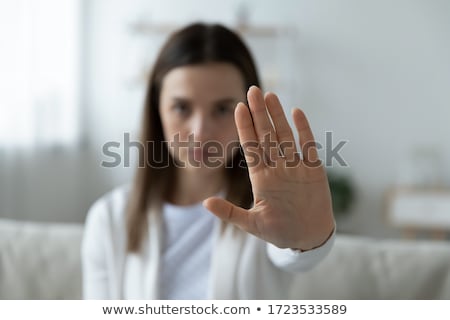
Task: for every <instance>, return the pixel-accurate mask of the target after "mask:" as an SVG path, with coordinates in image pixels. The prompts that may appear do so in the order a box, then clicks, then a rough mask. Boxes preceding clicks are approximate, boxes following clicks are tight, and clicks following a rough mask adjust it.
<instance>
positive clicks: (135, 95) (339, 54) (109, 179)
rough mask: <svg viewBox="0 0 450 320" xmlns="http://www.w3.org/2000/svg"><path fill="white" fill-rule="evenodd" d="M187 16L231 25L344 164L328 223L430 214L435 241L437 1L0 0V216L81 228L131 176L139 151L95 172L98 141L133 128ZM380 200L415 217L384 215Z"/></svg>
mask: <svg viewBox="0 0 450 320" xmlns="http://www.w3.org/2000/svg"><path fill="white" fill-rule="evenodd" d="M194 21H204V22H219V23H223V24H225V25H227V26H229V27H231V28H236V29H239V30H241V32H242V36H243V37H244V38H245V40H246V41H247V43H248V44H249V45H250V47H251V49H252V51H253V53H254V55H255V58H256V60H257V63H258V67H259V69H260V72H261V75H262V79H263V85H264V88H265V89H267V90H273V91H275V92H277V93H278V94H279V95H280V98H281V101H282V103H283V104H284V107H285V108H286V110H287V111H289V109H290V108H291V107H301V108H303V109H304V110H305V112H306V114H307V115H308V117H309V119H310V122H311V125H312V127H313V130H314V133H315V136H316V139H317V140H318V142H320V143H321V145H323V147H324V148H323V149H322V150H321V152H322V158H323V159H324V160H325V159H326V158H327V152H325V151H326V150H327V149H328V151H330V150H332V149H333V148H334V147H336V149H335V150H337V149H339V150H338V151H339V155H340V157H341V158H342V159H343V160H344V162H345V164H344V163H343V162H342V161H337V159H336V158H334V159H330V161H329V163H327V168H328V170H329V172H330V177H333V178H332V179H330V180H331V182H332V191H333V194H334V196H335V201H337V202H339V203H336V206H338V207H339V210H336V219H337V220H338V226H339V227H338V231H339V232H343V233H351V234H358V235H368V236H373V237H379V238H385V237H392V238H395V237H401V236H403V235H404V234H405V231H408V230H410V229H411V226H412V228H413V229H414V228H417V230H420V223H421V222H420V221H422V222H423V221H425V222H426V220H427V219H428V218H429V217H430V215H431V214H432V213H433V212H434V215H435V216H436V217H438V218H436V219H437V220H436V225H437V227H436V225H435V226H432V227H430V226H428V228H425V229H427V230H432V231H435V229H436V230H437V231H440V232H444V233H441V234H440V237H441V238H446V237H447V235H446V233H445V232H446V228H447V227H446V226H445V224H446V223H447V224H448V222H449V220H450V205H449V199H450V196H449V192H448V189H449V188H450V166H449V165H448V163H449V161H450V146H449V140H448V137H450V126H449V125H448V124H449V120H450V90H449V89H450V2H448V1H446V0H432V1H423V0H397V1H388V0H379V1H360V0H341V1H333V0H320V1H307V0H284V1H262V0H259V1H256V0H234V1H221V2H216V1H214V2H212V1H206V0H195V1H194V0H191V1H181V0H179V1H176V0H165V1H144V0H128V1H119V0H89V1H88V0H64V1H60V0H59V1H58V0H39V1H36V0H14V1H13V0H11V1H8V0H1V1H0V39H1V40H0V41H1V42H0V43H1V49H0V218H9V219H16V220H26V221H38V222H70V223H83V222H84V219H85V217H86V213H87V211H88V209H89V207H90V205H91V204H92V203H93V202H94V201H95V199H97V198H98V197H99V196H101V195H102V194H104V193H105V192H107V191H109V190H110V189H112V188H114V187H115V186H119V185H121V184H123V183H127V182H130V180H131V177H132V175H133V172H134V168H133V159H134V158H135V153H136V150H132V153H133V155H132V157H131V165H130V166H128V167H127V166H124V165H123V163H122V165H121V166H119V167H116V168H105V167H102V166H101V162H102V161H103V160H106V159H105V157H104V155H103V154H102V146H103V145H104V144H105V143H107V142H109V141H117V142H119V143H120V144H121V145H122V146H123V144H124V133H126V132H127V133H130V137H131V138H132V139H135V138H136V137H137V132H138V129H139V123H140V122H139V120H140V116H141V109H142V104H143V95H144V91H145V76H146V73H147V72H148V70H149V68H150V67H151V64H152V61H153V59H154V58H155V56H156V55H157V53H158V50H159V48H160V46H161V44H162V43H163V41H164V40H165V39H166V38H167V36H168V35H169V34H170V32H171V31H173V30H175V29H177V28H179V27H182V26H184V25H186V24H187V23H190V22H194ZM326 132H331V136H328V138H327V134H326ZM330 137H331V139H330ZM446 137H447V138H446ZM341 142H342V143H343V144H341V147H339V144H340V143H341ZM117 151H119V152H121V153H122V154H123V151H124V150H123V148H120V149H118V150H117ZM402 190H407V191H408V193H407V195H408V197H406V198H407V199H406V200H405V197H403V198H402V199H400V200H401V201H400V203H398V202H395V201H396V200H395V199H396V196H397V195H398V194H401V192H399V191H402ZM402 201H403V202H402ZM393 203H394V205H393ZM430 206H431V207H433V208H434V209H433V210H435V211H433V212H431V211H430V210H431V209H430V208H431V207H430ZM392 207H395V208H397V209H398V210H399V211H401V212H405V209H404V208H405V207H406V208H408V209H407V210H406V212H410V213H411V212H413V213H415V215H416V218H417V219H416V220H415V222H416V225H414V224H412V223H409V224H408V223H406V224H404V225H403V226H402V227H399V225H400V224H398V225H396V224H395V223H394V220H395V219H394V220H393V219H392V216H393V215H395V212H394V211H395V210H394V209H392ZM399 208H400V209H399ZM402 210H403V211H402ZM430 212H431V213H430ZM421 219H422V220H421ZM439 219H440V220H439ZM439 226H441V227H439ZM406 227H408V228H406ZM425 227H427V226H425Z"/></svg>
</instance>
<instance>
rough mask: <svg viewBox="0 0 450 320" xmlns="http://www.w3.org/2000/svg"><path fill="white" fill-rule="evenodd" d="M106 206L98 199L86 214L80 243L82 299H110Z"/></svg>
mask: <svg viewBox="0 0 450 320" xmlns="http://www.w3.org/2000/svg"><path fill="white" fill-rule="evenodd" d="M107 218H108V212H107V206H106V203H105V201H104V200H102V199H100V200H98V201H97V202H96V203H94V205H93V206H92V207H91V209H90V210H89V212H88V214H87V218H86V224H85V228H84V234H83V241H82V245H81V260H82V278H83V283H82V284H83V299H99V300H100V299H102V300H103V299H110V288H109V281H108V269H107V259H106V250H107Z"/></svg>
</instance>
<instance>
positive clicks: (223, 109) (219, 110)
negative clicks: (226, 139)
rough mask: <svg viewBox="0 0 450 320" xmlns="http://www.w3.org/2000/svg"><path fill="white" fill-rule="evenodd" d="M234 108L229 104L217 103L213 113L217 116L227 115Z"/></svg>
mask: <svg viewBox="0 0 450 320" xmlns="http://www.w3.org/2000/svg"><path fill="white" fill-rule="evenodd" d="M233 111H234V108H233V107H232V106H231V105H229V104H219V105H217V106H216V107H215V109H214V113H215V114H216V115H217V116H227V115H231V114H233Z"/></svg>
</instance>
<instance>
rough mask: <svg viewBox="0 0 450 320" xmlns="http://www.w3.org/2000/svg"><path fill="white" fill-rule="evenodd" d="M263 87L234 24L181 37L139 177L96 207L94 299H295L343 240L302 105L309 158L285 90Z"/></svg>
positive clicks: (164, 72)
mask: <svg viewBox="0 0 450 320" xmlns="http://www.w3.org/2000/svg"><path fill="white" fill-rule="evenodd" d="M258 86H259V80H258V76H257V72H256V69H255V64H254V62H253V59H252V57H251V55H250V53H249V51H248V49H247V48H246V46H245V45H244V44H243V43H242V41H241V40H240V38H239V37H238V36H237V35H236V34H235V33H233V32H231V31H230V30H228V29H226V28H225V27H222V26H219V25H203V24H194V25H190V26H188V27H186V28H184V29H182V30H180V31H178V32H177V33H175V34H174V35H172V37H171V38H170V39H169V40H168V42H167V43H166V45H165V46H164V47H163V48H162V50H161V52H160V55H159V57H158V59H157V61H156V63H155V66H154V69H153V72H152V74H151V76H150V79H149V83H148V89H147V96H146V101H145V109H144V115H143V124H142V138H141V139H142V141H141V142H142V144H143V146H144V148H145V149H144V152H142V153H141V154H140V155H139V168H138V169H137V171H136V176H135V178H134V182H133V184H132V185H131V186H124V187H120V188H117V189H115V190H113V191H112V192H110V193H108V194H107V195H105V196H104V197H102V198H101V199H99V200H98V201H97V202H96V203H95V204H94V205H93V206H92V208H91V210H90V211H89V214H88V217H87V223H86V230H85V235H84V241H83V247H82V257H83V288H84V289H83V292H84V297H85V298H94V299H109V298H112V299H205V298H211V299H289V298H295V297H292V296H290V292H294V291H295V290H294V291H293V289H292V288H291V287H292V286H293V285H298V281H296V280H295V277H296V274H295V273H293V272H296V271H302V270H307V269H309V268H311V267H313V266H314V265H316V264H317V263H318V262H319V261H320V260H322V259H323V258H324V256H325V255H326V254H327V253H328V252H329V250H330V248H331V246H332V244H333V241H334V232H335V231H334V230H335V222H334V218H333V212H332V208H331V197H330V191H329V188H328V181H327V176H326V173H325V170H324V168H323V167H322V165H321V164H320V161H319V159H318V156H317V151H316V149H315V146H314V138H313V135H312V132H311V129H310V127H309V125H308V121H307V119H306V117H305V115H304V113H303V112H302V111H301V110H299V109H294V111H293V113H292V116H293V119H294V123H295V126H296V129H297V131H298V133H299V137H300V143H301V145H300V149H301V151H302V159H301V158H300V156H299V153H298V152H297V147H296V145H295V141H294V136H293V133H292V130H291V128H290V126H289V124H288V122H287V120H286V117H285V114H284V112H283V109H282V106H281V105H280V102H279V100H278V98H277V97H276V95H275V94H273V93H267V94H265V95H264V96H263V94H262V92H261V90H260V89H259V88H258ZM247 90H248V91H247ZM246 94H247V101H248V106H247V105H246V104H245V103H243V102H242V101H246Z"/></svg>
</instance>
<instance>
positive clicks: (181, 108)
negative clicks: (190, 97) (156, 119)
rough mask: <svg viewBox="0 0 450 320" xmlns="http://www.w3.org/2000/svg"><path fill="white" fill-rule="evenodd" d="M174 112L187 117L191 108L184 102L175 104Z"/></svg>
mask: <svg viewBox="0 0 450 320" xmlns="http://www.w3.org/2000/svg"><path fill="white" fill-rule="evenodd" d="M172 110H173V111H175V113H177V114H178V115H180V116H187V115H188V114H189V112H190V109H189V106H188V105H187V104H186V103H184V102H181V101H179V102H175V103H174V104H173V106H172Z"/></svg>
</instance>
